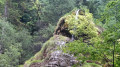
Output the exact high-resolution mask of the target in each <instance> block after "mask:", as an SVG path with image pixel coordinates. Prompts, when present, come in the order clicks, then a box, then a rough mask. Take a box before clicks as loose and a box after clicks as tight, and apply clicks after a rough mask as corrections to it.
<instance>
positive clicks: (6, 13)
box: [4, 1, 8, 18]
mask: <svg viewBox="0 0 120 67" xmlns="http://www.w3.org/2000/svg"><path fill="white" fill-rule="evenodd" d="M4 17H5V18H8V1H6V2H5V6H4Z"/></svg>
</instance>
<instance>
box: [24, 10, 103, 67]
mask: <svg viewBox="0 0 120 67" xmlns="http://www.w3.org/2000/svg"><path fill="white" fill-rule="evenodd" d="M82 12H83V11H79V14H78V19H75V17H76V14H74V11H73V12H71V13H68V14H66V15H65V16H63V17H62V18H61V19H60V20H59V22H58V24H57V27H56V29H55V32H54V35H53V37H51V38H50V39H49V40H48V41H47V42H45V44H44V46H43V47H42V49H41V50H40V51H39V52H38V53H37V54H36V55H35V56H33V57H32V58H31V59H29V60H28V61H26V62H25V64H24V67H72V66H73V65H75V64H78V67H80V66H81V64H82V63H81V62H80V61H78V60H77V59H76V57H74V55H72V54H68V53H64V52H63V51H62V48H63V47H67V46H66V45H65V44H66V43H69V42H72V41H73V39H72V38H74V40H77V39H79V38H83V40H84V42H86V43H89V39H90V38H92V37H96V36H98V35H99V34H100V33H101V31H102V30H101V29H100V28H99V27H97V26H96V25H95V24H94V23H93V20H92V14H91V13H89V12H85V11H84V13H82ZM83 66H84V65H83ZM89 67H92V65H89ZM97 67H101V66H100V65H98V66H97Z"/></svg>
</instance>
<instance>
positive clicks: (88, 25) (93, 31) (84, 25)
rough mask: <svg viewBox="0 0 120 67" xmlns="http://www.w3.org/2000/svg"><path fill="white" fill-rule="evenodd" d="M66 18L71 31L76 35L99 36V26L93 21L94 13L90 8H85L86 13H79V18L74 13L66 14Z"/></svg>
mask: <svg viewBox="0 0 120 67" xmlns="http://www.w3.org/2000/svg"><path fill="white" fill-rule="evenodd" d="M65 18H66V20H65V22H66V24H68V29H69V30H70V33H71V34H73V35H75V36H76V37H78V38H79V37H82V36H83V37H84V36H85V38H86V37H87V38H89V37H90V38H92V37H96V36H97V34H98V32H97V28H96V27H95V24H94V23H93V18H92V14H91V13H89V11H88V10H85V15H78V19H76V15H74V14H71V15H65Z"/></svg>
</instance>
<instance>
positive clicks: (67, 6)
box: [41, 0, 75, 24]
mask: <svg viewBox="0 0 120 67" xmlns="http://www.w3.org/2000/svg"><path fill="white" fill-rule="evenodd" d="M42 1H43V4H44V5H45V6H44V7H43V8H42V13H43V14H42V17H41V19H42V20H44V21H46V22H52V23H55V24H56V22H57V21H58V19H59V18H60V17H61V16H62V15H64V14H66V13H67V12H70V11H71V10H72V9H73V8H74V4H75V3H74V1H73V0H64V1H63V0H42Z"/></svg>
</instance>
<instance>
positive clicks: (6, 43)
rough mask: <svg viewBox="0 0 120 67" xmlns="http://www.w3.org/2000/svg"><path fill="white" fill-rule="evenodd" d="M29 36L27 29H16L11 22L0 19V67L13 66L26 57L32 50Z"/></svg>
mask: <svg viewBox="0 0 120 67" xmlns="http://www.w3.org/2000/svg"><path fill="white" fill-rule="evenodd" d="M31 38H32V37H31V36H30V35H29V33H28V32H27V30H25V29H23V30H19V31H17V30H16V29H15V27H14V26H13V25H12V24H10V23H8V22H7V21H5V20H4V19H0V43H1V44H0V45H1V46H2V53H1V54H0V62H1V63H0V67H15V66H17V65H18V64H19V63H22V62H24V60H26V59H28V58H29V57H30V56H31V54H32V50H33V49H32V43H31V42H32V39H31ZM30 50H31V52H30ZM20 58H21V60H19V59H20Z"/></svg>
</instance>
